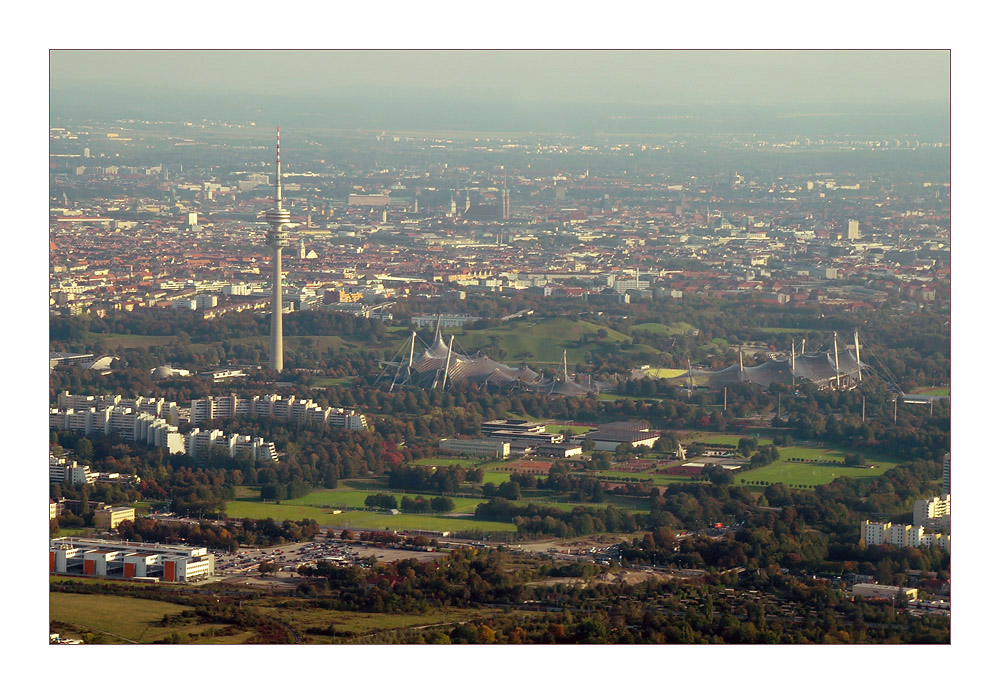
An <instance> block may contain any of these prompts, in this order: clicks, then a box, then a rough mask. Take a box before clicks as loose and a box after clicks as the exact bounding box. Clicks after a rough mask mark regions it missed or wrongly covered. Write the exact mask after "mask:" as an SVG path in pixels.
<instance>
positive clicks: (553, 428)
mask: <svg viewBox="0 0 1000 694" xmlns="http://www.w3.org/2000/svg"><path fill="white" fill-rule="evenodd" d="M592 428H593V427H585V426H577V425H575V424H546V425H545V433H546V434H558V433H559V432H561V431H565V430H566V429H569V430H570V431H572V432H573V434H574V435H575V434H586V433H587V432H588V431H590V430H591V429H592Z"/></svg>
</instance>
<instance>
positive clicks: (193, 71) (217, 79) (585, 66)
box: [50, 50, 950, 106]
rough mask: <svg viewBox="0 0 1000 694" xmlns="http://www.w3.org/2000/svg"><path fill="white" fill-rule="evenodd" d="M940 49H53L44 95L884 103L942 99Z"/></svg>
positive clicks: (944, 64) (944, 55) (945, 57)
mask: <svg viewBox="0 0 1000 694" xmlns="http://www.w3.org/2000/svg"><path fill="white" fill-rule="evenodd" d="M949 57H950V56H949V52H948V51H944V50H939V51H905V50H884V51H849V50H845V51H787V50H775V51H708V50H706V51H570V50H557V51H457V50H456V51H430V50H427V51H286V50H264V51H243V50H239V51H237V50H219V51H200V50H172V51H159V50H149V51H52V52H51V53H50V86H51V88H52V90H53V92H59V91H60V90H63V89H77V88H92V89H99V90H105V89H114V90H116V91H117V90H123V91H127V90H135V91H137V92H140V93H142V92H146V91H157V92H160V93H163V92H164V91H167V92H170V91H175V90H178V91H188V92H192V93H196V92H204V91H212V92H216V93H228V94H233V95H237V94H260V93H266V94H271V95H288V96H292V95H304V94H317V93H321V92H325V93H330V92H334V93H335V92H338V91H343V90H361V91H363V92H366V93H369V92H371V91H379V90H384V91H386V92H390V91H392V90H396V91H397V93H398V92H400V91H402V92H406V91H409V90H411V89H413V90H422V91H427V92H430V91H432V90H433V91H437V92H438V93H439V94H441V95H445V96H447V95H454V96H456V97H461V96H473V97H475V96H489V97H497V98H501V99H510V100H512V101H519V100H524V101H534V100H542V99H544V100H548V101H568V102H569V101H589V102H604V103H608V102H621V103H648V104H665V103H686V104H701V103H775V102H779V103H801V104H802V105H803V106H808V105H809V104H820V103H827V104H829V103H835V102H849V103H855V104H857V103H874V102H880V103H884V102H886V101H898V100H923V99H935V100H943V99H947V98H948V96H949V89H950V80H949Z"/></svg>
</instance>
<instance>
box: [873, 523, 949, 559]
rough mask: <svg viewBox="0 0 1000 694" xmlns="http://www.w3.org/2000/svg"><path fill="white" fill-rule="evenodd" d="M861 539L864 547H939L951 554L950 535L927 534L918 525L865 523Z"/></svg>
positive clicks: (924, 529) (926, 530) (925, 530)
mask: <svg viewBox="0 0 1000 694" xmlns="http://www.w3.org/2000/svg"><path fill="white" fill-rule="evenodd" d="M861 539H863V540H864V541H865V544H866V545H869V546H870V545H895V546H896V547H940V548H941V549H943V550H944V551H945V552H948V553H951V533H937V532H928V529H926V528H924V527H923V526H920V525H903V524H901V523H877V522H873V521H867V520H866V521H865V522H864V523H863V524H862V526H861Z"/></svg>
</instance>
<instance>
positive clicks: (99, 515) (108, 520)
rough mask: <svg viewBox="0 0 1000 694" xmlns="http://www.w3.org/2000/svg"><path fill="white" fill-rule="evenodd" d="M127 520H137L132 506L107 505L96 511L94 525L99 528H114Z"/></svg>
mask: <svg viewBox="0 0 1000 694" xmlns="http://www.w3.org/2000/svg"><path fill="white" fill-rule="evenodd" d="M125 521H132V522H133V523H134V522H135V509H134V508H132V507H131V506H105V507H104V508H99V509H97V510H96V511H94V527H95V528H97V529H98V530H114V529H115V528H117V527H118V526H119V525H120V524H121V523H123V522H125Z"/></svg>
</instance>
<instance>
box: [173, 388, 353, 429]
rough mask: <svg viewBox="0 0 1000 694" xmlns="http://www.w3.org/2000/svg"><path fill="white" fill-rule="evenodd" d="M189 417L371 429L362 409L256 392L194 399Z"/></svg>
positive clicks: (201, 421)
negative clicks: (329, 405) (250, 394)
mask: <svg viewBox="0 0 1000 694" xmlns="http://www.w3.org/2000/svg"><path fill="white" fill-rule="evenodd" d="M190 416H191V423H192V424H195V425H198V424H204V423H206V422H210V421H212V420H215V419H232V418H233V417H258V418H264V417H267V418H275V419H283V420H286V421H294V422H299V423H303V424H304V423H306V422H317V423H319V424H323V425H325V426H330V427H340V428H344V429H350V430H351V431H363V430H365V429H367V428H368V419H367V418H366V417H365V415H364V414H362V413H360V412H355V411H354V410H349V409H344V408H343V407H320V406H319V405H317V404H316V403H314V402H313V401H312V400H311V399H299V398H296V397H295V396H294V395H292V396H290V397H288V398H282V397H281V396H280V395H273V394H272V395H255V396H254V397H252V398H241V397H238V396H236V395H221V396H218V397H214V398H213V397H207V398H202V399H201V400H192V401H191V415H190Z"/></svg>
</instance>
